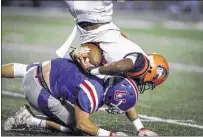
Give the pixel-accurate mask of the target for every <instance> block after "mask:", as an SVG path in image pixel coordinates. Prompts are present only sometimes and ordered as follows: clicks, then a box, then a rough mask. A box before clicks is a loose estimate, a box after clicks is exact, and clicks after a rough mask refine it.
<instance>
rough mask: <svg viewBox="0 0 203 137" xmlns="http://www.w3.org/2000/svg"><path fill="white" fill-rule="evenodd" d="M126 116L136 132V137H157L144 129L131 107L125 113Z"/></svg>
mask: <svg viewBox="0 0 203 137" xmlns="http://www.w3.org/2000/svg"><path fill="white" fill-rule="evenodd" d="M126 116H127V118H128V119H129V120H130V121H131V122H132V124H133V125H134V127H135V128H136V130H137V131H138V136H158V135H157V134H156V133H154V132H152V131H150V130H147V129H146V128H144V126H143V124H142V122H141V120H140V118H139V116H138V115H137V112H136V109H135V108H134V107H132V108H131V109H129V110H128V111H127V112H126Z"/></svg>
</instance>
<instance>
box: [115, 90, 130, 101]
mask: <svg viewBox="0 0 203 137" xmlns="http://www.w3.org/2000/svg"><path fill="white" fill-rule="evenodd" d="M125 95H127V91H120V90H116V91H115V92H114V99H115V100H116V101H118V102H120V101H122V103H125V102H126V98H125V97H123V96H125Z"/></svg>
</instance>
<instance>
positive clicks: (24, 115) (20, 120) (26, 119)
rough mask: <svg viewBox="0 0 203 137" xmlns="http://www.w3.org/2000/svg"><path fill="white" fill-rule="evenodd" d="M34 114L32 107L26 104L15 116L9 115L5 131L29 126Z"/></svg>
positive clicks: (5, 123) (4, 127)
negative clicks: (31, 111) (31, 110)
mask: <svg viewBox="0 0 203 137" xmlns="http://www.w3.org/2000/svg"><path fill="white" fill-rule="evenodd" d="M32 117H33V115H32V114H31V113H30V108H29V106H27V105H24V107H23V108H21V109H20V110H19V111H18V112H17V113H16V115H15V116H12V117H9V118H8V119H7V120H6V121H5V122H4V126H3V129H4V130H5V131H8V130H12V129H15V128H19V127H29V125H30V120H31V118H32Z"/></svg>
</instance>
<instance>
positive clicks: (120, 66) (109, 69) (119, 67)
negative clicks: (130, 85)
mask: <svg viewBox="0 0 203 137" xmlns="http://www.w3.org/2000/svg"><path fill="white" fill-rule="evenodd" d="M132 67H133V61H132V60H131V59H130V58H125V59H122V60H119V61H117V62H112V63H111V64H109V65H107V66H100V67H98V68H94V69H90V70H89V72H90V73H91V74H93V75H116V74H119V73H121V72H123V73H126V72H128V71H129V70H130V69H131V68H132Z"/></svg>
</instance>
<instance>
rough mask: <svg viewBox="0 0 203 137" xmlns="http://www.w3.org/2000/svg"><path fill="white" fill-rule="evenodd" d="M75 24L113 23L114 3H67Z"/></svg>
mask: <svg viewBox="0 0 203 137" xmlns="http://www.w3.org/2000/svg"><path fill="white" fill-rule="evenodd" d="M66 3H67V4H68V6H69V11H70V13H71V15H72V16H73V17H74V18H75V22H76V23H78V22H83V21H86V22H92V23H106V22H111V20H112V14H113V4H112V1H66Z"/></svg>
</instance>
